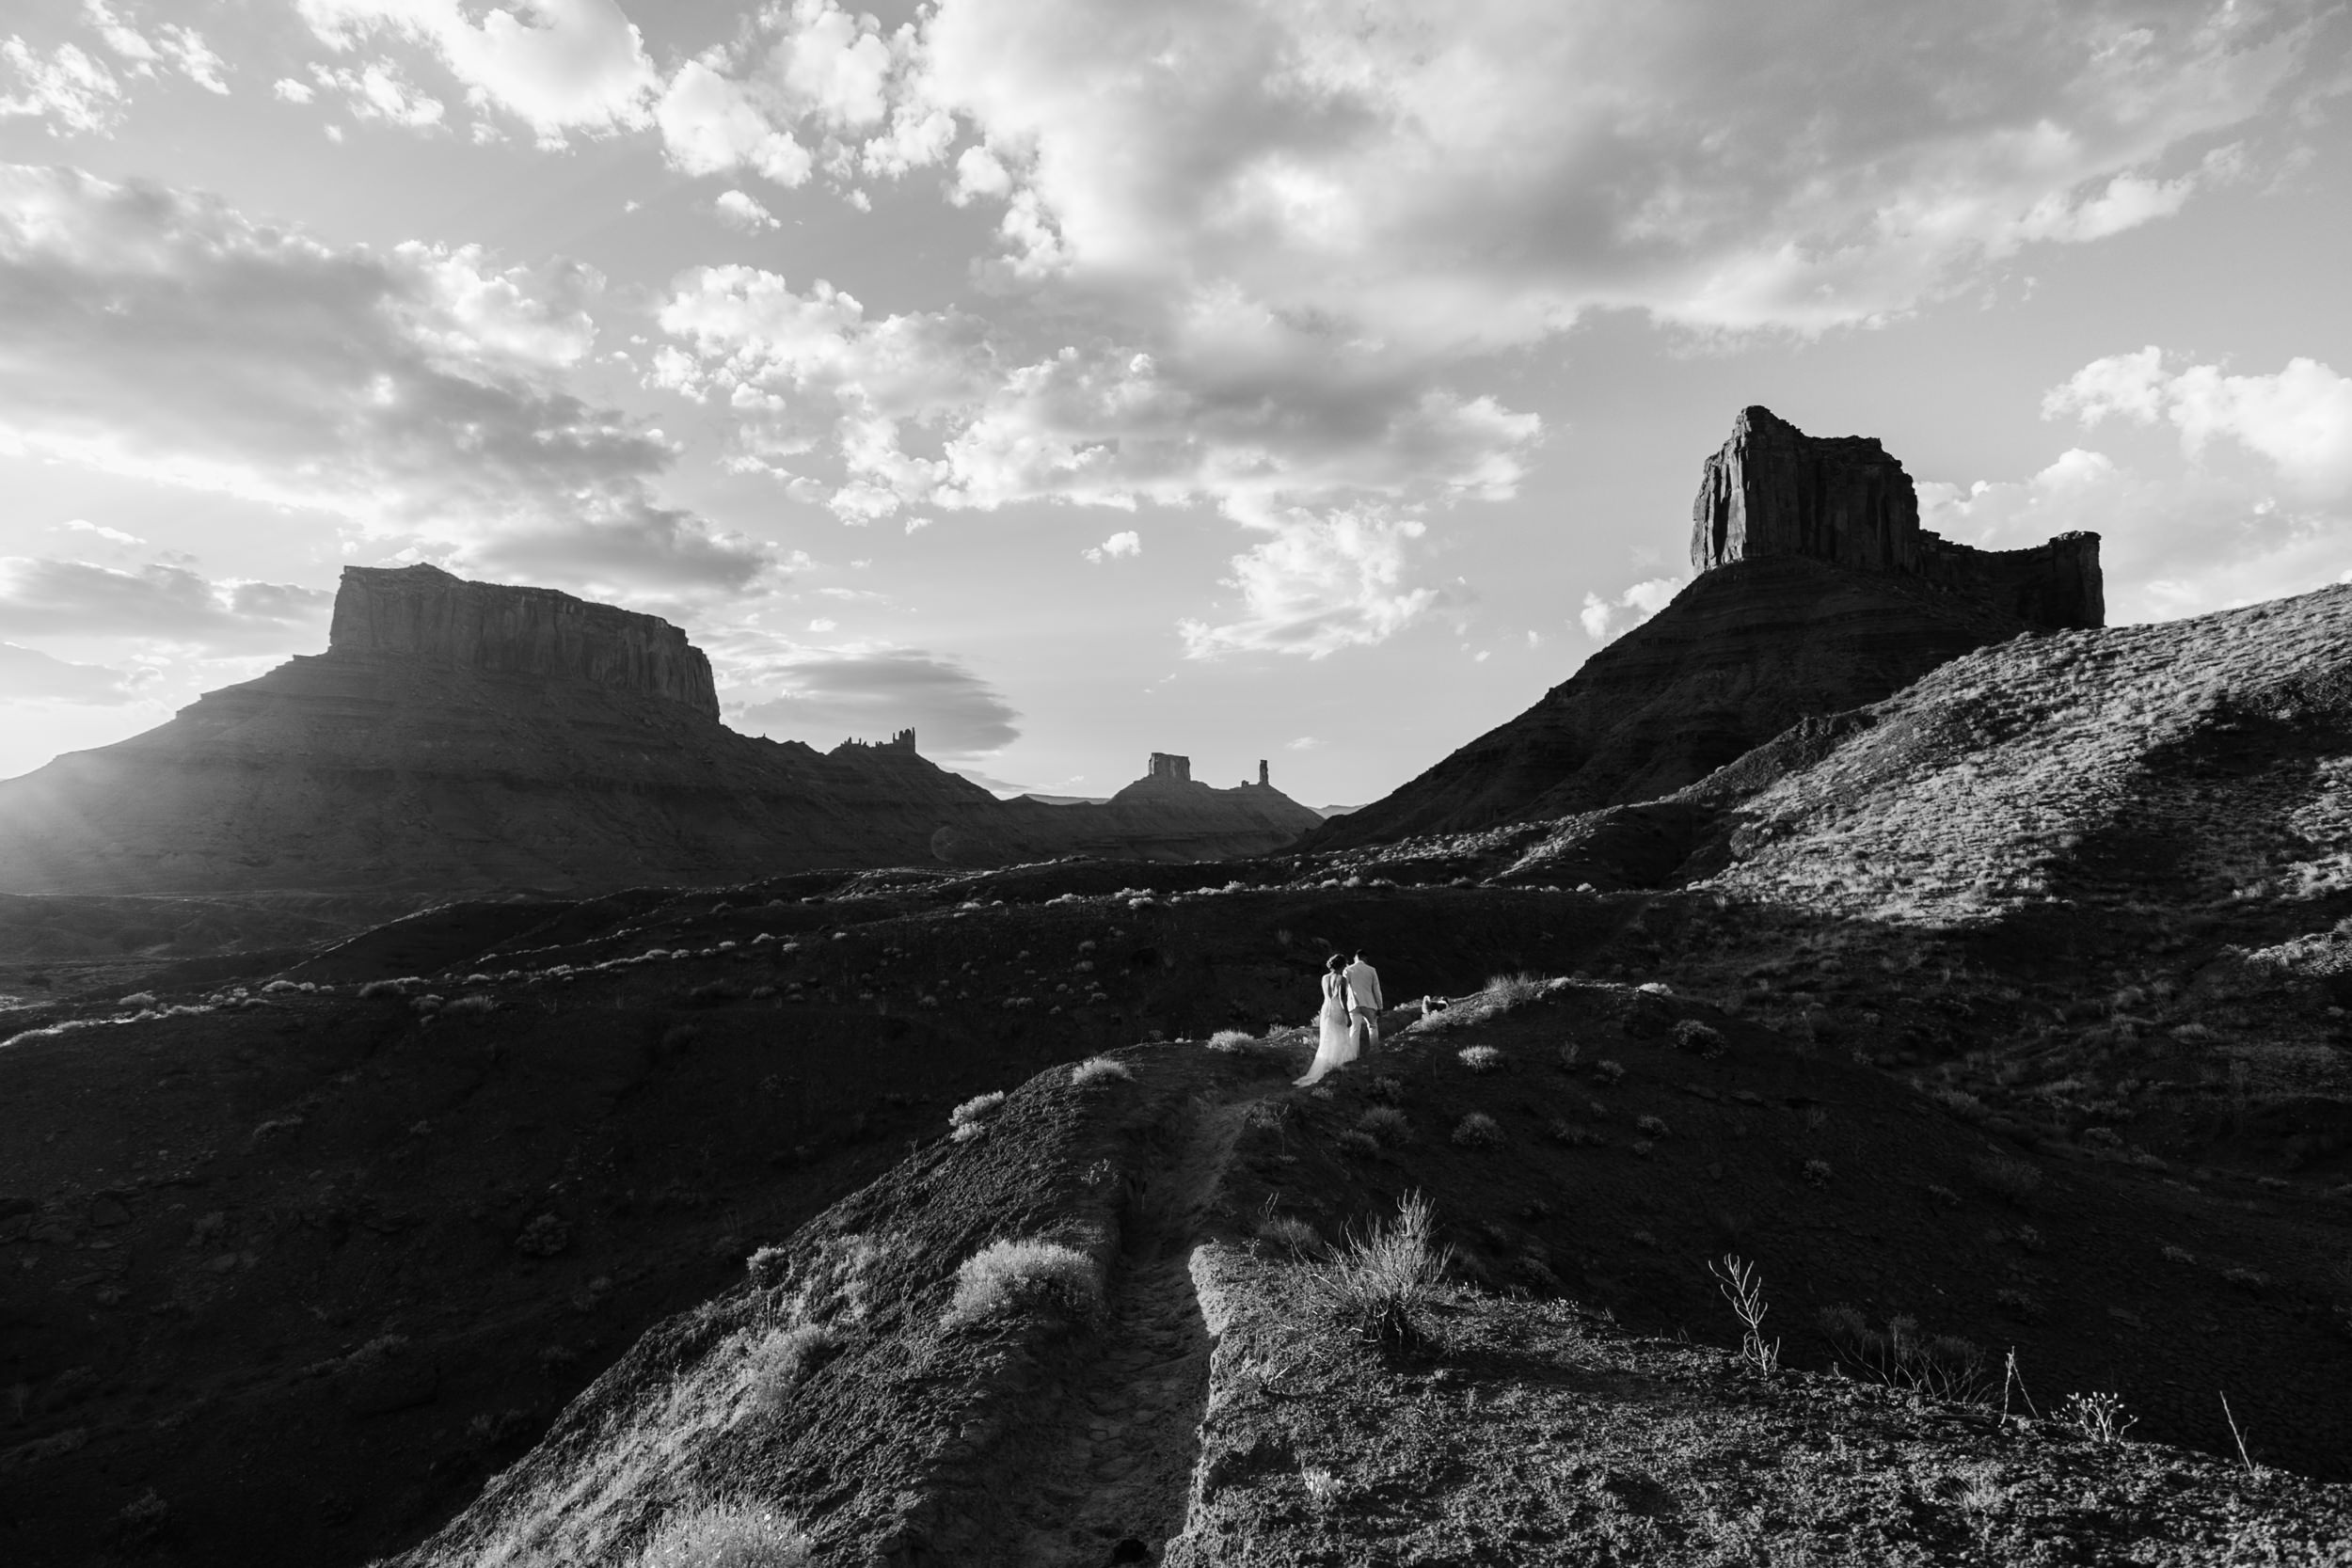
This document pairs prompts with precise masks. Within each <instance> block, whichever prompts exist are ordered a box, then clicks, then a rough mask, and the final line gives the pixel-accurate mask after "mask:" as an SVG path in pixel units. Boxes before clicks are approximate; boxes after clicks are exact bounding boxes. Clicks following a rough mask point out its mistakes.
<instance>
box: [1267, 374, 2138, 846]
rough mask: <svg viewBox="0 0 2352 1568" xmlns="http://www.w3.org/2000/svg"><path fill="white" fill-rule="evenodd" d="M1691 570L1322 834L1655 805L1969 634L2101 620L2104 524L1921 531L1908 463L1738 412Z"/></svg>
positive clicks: (1861, 698)
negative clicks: (1662, 598)
mask: <svg viewBox="0 0 2352 1568" xmlns="http://www.w3.org/2000/svg"><path fill="white" fill-rule="evenodd" d="M1692 513H1693V516H1694V526H1693V530H1692V566H1693V568H1694V569H1695V570H1696V572H1697V574H1698V576H1697V578H1696V579H1695V580H1694V581H1692V583H1691V585H1690V586H1689V587H1687V588H1685V589H1684V590H1683V591H1682V592H1681V593H1680V594H1677V596H1676V597H1675V599H1674V601H1673V602H1672V603H1671V604H1669V605H1667V606H1666V608H1665V609H1663V610H1660V611H1659V613H1658V614H1656V615H1655V616H1653V617H1651V618H1650V620H1648V621H1647V622H1645V623H1644V624H1643V625H1642V626H1637V627H1635V628H1634V629H1633V630H1632V631H1629V632H1628V633H1627V634H1626V635H1625V636H1623V637H1621V638H1619V639H1618V640H1617V641H1615V642H1613V643H1612V644H1611V645H1610V646H1608V647H1606V648H1603V649H1602V650H1601V651H1600V652H1598V653H1597V654H1595V655H1594V656H1593V657H1591V658H1589V659H1587V660H1586V661H1585V663H1584V666H1583V668H1582V669H1581V670H1579V671H1578V672H1577V673H1575V674H1574V675H1573V676H1571V677H1570V678H1569V679H1568V680H1566V681H1565V682H1563V683H1562V684H1560V685H1559V686H1556V687H1554V688H1552V689H1551V690H1549V692H1547V693H1545V694H1544V697H1543V698H1542V700H1541V701H1539V702H1537V703H1536V704H1535V705H1534V706H1533V707H1530V708H1529V709H1528V710H1527V711H1526V712H1524V713H1522V714H1520V715H1519V716H1518V718H1516V719H1513V720H1511V721H1509V722H1508V723H1505V724H1502V725H1501V726H1499V727H1497V728H1496V729H1493V730H1491V731H1489V732H1487V733H1486V735H1483V736H1479V737H1478V738H1477V739H1475V740H1473V741H1471V742H1470V744H1469V745H1467V746H1465V747H1463V748H1462V749H1461V750H1460V751H1457V752H1454V754H1453V755H1451V756H1449V757H1447V758H1446V759H1445V760H1444V761H1442V762H1440V763H1438V765H1437V766H1436V767H1434V768H1430V769H1429V770H1428V771H1426V772H1424V773H1422V775H1421V776H1420V777H1418V778H1416V779H1414V780H1412V781H1411V782H1410V783H1408V784H1406V785H1404V786H1403V787H1402V788H1400V789H1398V790H1397V791H1395V792H1394V793H1393V794H1391V795H1390V796H1388V797H1387V798H1386V799H1384V800H1377V801H1375V802H1374V803H1373V804H1371V805H1368V806H1364V807H1361V808H1359V809H1358V810H1356V811H1354V812H1351V813H1349V814H1348V815H1346V816H1343V817H1337V818H1334V819H1332V820H1330V821H1329V822H1327V824H1326V825H1325V826H1324V827H1322V828H1321V829H1319V830H1317V831H1316V832H1314V833H1313V834H1312V835H1311V836H1310V837H1309V838H1308V839H1307V840H1306V842H1305V844H1304V845H1303V846H1302V847H1309V848H1342V847H1351V846H1357V845H1367V844H1380V843H1386V842H1390V841H1391V840H1394V839H1398V838H1405V837H1411V836H1414V835H1418V834H1423V833H1435V832H1466V831H1470V830H1473V829H1478V828H1485V827H1491V826H1494V825H1496V824H1500V823H1505V822H1515V821H1527V820H1534V819H1536V818H1542V817H1550V816H1565V815H1568V814H1570V813H1575V812H1583V811H1592V810H1596V809H1597V808H1600V807H1603V806H1611V805H1619V804H1626V803H1629V802H1633V801H1640V800H1655V799H1657V798H1658V797H1660V796H1663V795H1668V794H1672V793H1673V792H1674V791H1676V790H1678V789H1681V788H1682V787H1684V786H1685V785H1688V784H1692V783H1694V782H1696V781H1697V780H1699V779H1702V778H1704V777H1706V776H1707V775H1708V773H1709V772H1711V771H1713V770H1714V769H1715V768H1719V767H1722V766H1723V765H1724V764H1725V763H1727V762H1730V761H1731V760H1733V759H1734V758H1736V757H1738V756H1740V755H1741V754H1742V753H1744V752H1747V751H1749V750H1750V749H1751V748H1753V747H1756V746H1757V745H1760V744H1762V743H1763V742H1765V741H1767V740H1770V739H1771V738H1772V736H1775V735H1777V734H1779V733H1780V732H1781V731H1782V730H1784V729H1786V728H1788V726H1789V725H1791V724H1794V723H1797V722H1799V721H1803V720H1804V719H1806V718H1808V717H1813V716H1818V715H1822V714H1829V713H1836V712H1842V711H1844V710H1845V709H1848V708H1853V707H1860V706H1862V705H1865V704H1868V703H1874V702H1878V701H1880V700H1881V699H1883V698H1884V697H1887V696H1890V695H1892V694H1893V693H1894V692H1896V691H1898V690H1899V689H1902V688H1903V687H1906V686H1908V685H1910V684H1911V683H1912V682H1913V681H1915V680H1917V679H1918V678H1919V677H1920V676H1921V675H1923V674H1926V673H1928V672H1929V671H1931V670H1932V669H1934V668H1936V667H1937V666H1938V665H1940V664H1943V663H1945V662H1946V661H1947V660H1949V659H1952V658H1955V657H1959V656H1960V655H1962V654H1964V653H1966V652H1968V651H1969V650H1971V649H1973V648H1979V647H1981V646H1983V645H1984V644H1986V643H1988V642H1997V641H2003V640H2005V639H2008V638H2010V637H2014V636H2016V635H2018V634H2019V633H2021V632H2028V631H2048V630H2053V629H2058V628H2062V627H2095V626H2100V625H2102V624H2103V622H2104V620H2105V607H2104V603H2103V600H2102V596H2101V585H2100V576H2099V541H2098V536H2097V535H2096V534H2089V533H2081V534H2065V535H2061V536H2059V537H2058V538H2057V539H2054V540H2052V541H2051V542H2050V543H2048V544H2046V545H2042V546H2038V547H2036V548H2033V549H2026V550H2005V551H1992V550H1978V549H1973V548H1971V547H1969V546H1964V545H1955V544H1952V543H1950V542H1949V541H1947V540H1945V539H1942V538H1940V537H1939V536H1937V535H1936V534H1934V533H1933V532H1931V531H1928V530H1925V529H1922V528H1921V527H1920V526H1919V503H1918V496H1917V492H1916V491H1915V488H1914V487H1913V484H1912V482H1911V479H1910V476H1909V475H1907V474H1905V473H1904V472H1903V468H1902V465H1901V464H1899V463H1898V462H1897V461H1896V460H1895V459H1894V458H1893V457H1891V456H1889V455H1888V454H1887V452H1886V451H1885V449H1884V448H1883V447H1882V446H1880V444H1879V443H1878V442H1877V441H1876V440H1873V439H1870V438H1868V437H1865V436H1846V437H1842V438H1838V439H1830V440H1821V439H1816V438H1815V437H1812V436H1806V435H1804V433H1803V432H1802V431H1799V430H1798V429H1796V428H1795V427H1794V426H1793V425H1790V424H1788V422H1787V421H1785V420H1780V419H1778V418H1776V417H1775V416H1774V415H1773V414H1772V412H1771V411H1770V410H1769V409H1764V408H1748V409H1746V410H1743V411H1742V412H1741V414H1740V417H1739V420H1737V422H1736V423H1735V424H1734V426H1733V429H1732V436H1731V439H1730V440H1729V441H1727V442H1725V443H1724V447H1723V450H1722V451H1718V452H1717V453H1716V454H1715V455H1714V456H1712V457H1710V458H1708V461H1707V465H1706V467H1705V470H1704V472H1703V474H1702V477H1701V481H1700V486H1699V494H1698V499H1697V501H1696V502H1695V504H1694V505H1693V507H1692Z"/></svg>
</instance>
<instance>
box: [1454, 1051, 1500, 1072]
mask: <svg viewBox="0 0 2352 1568" xmlns="http://www.w3.org/2000/svg"><path fill="white" fill-rule="evenodd" d="M1457 1054H1458V1055H1459V1057H1460V1059H1461V1063H1462V1065H1463V1066H1464V1067H1466V1068H1468V1069H1470V1070H1471V1071H1472V1072H1499V1071H1501V1070H1502V1066H1503V1056H1502V1052H1500V1051H1497V1050H1496V1049H1495V1048H1494V1047H1493V1046H1491V1045H1466V1046H1464V1047H1462V1049H1461V1051H1460V1052H1459V1053H1457Z"/></svg>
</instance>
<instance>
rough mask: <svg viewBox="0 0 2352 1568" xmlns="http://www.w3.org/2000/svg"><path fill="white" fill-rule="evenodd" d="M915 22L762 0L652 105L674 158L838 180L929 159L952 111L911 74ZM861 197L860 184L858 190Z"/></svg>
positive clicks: (817, 4) (950, 134)
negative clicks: (891, 22)
mask: <svg viewBox="0 0 2352 1568" xmlns="http://www.w3.org/2000/svg"><path fill="white" fill-rule="evenodd" d="M917 47H918V38H917V33H916V29H915V28H914V26H913V25H911V24H910V25H907V26H902V27H899V28H898V29H897V30H896V31H895V32H888V33H885V32H884V31H883V30H882V24H880V23H878V22H877V21H875V20H874V18H872V17H870V16H863V15H852V14H851V13H850V12H849V11H847V10H844V9H843V8H841V7H840V6H839V5H837V4H835V3H834V0H792V3H790V4H776V3H771V4H769V5H767V6H764V7H762V8H760V9H759V10H758V11H757V12H756V13H755V15H754V16H753V17H752V18H751V20H750V22H749V23H748V24H747V25H746V27H745V30H744V34H743V36H742V38H740V39H739V40H737V41H736V42H735V43H733V44H731V45H727V46H724V47H721V48H718V49H713V50H709V51H707V52H706V53H704V54H703V55H698V56H696V57H695V58H693V59H691V60H688V61H686V62H684V63H683V64H681V65H680V66H679V67H678V69H677V71H675V73H673V74H672V76H671V78H670V80H669V82H668V83H667V85H666V86H664V87H663V88H662V91H661V97H660V103H659V104H658V105H657V107H656V109H655V111H654V116H655V121H656V123H657V124H659V125H660V130H661V138H662V144H663V146H664V148H665V149H666V150H667V152H668V155H669V158H670V162H671V163H672V164H673V165H674V166H676V167H677V168H678V169H679V170H681V171H682V172H684V173H687V174H692V175H711V174H728V173H734V172H737V171H742V172H747V173H753V174H757V175H759V176H760V177H761V178H763V179H767V180H771V181H773V182H775V183H777V184H780V185H787V186H789V185H799V184H802V183H803V182H806V181H807V180H808V178H809V177H810V174H811V173H812V171H816V170H821V171H823V172H824V173H825V174H826V175H827V176H829V177H830V178H831V179H832V180H833V181H834V183H835V184H837V185H841V186H844V187H845V188H846V186H847V184H848V182H850V181H851V180H853V179H855V178H856V177H857V176H858V175H860V174H861V173H863V174H881V175H884V176H891V175H898V174H903V173H905V172H906V171H907V170H909V169H911V168H914V167H920V166H927V165H930V164H934V163H936V162H938V161H939V159H940V158H941V156H942V155H943V154H944V153H945V152H946V150H947V148H948V147H949V146H950V145H952V143H953V142H954V139H955V122H954V119H953V118H952V117H951V116H950V115H949V114H948V113H947V112H946V110H945V109H944V108H942V107H941V106H939V105H937V104H934V103H930V102H929V101H928V100H927V99H926V98H925V97H924V96H923V95H922V93H921V92H920V91H919V90H917V89H916V87H914V82H913V77H914V71H915V69H916V63H915V56H916V51H917ZM850 194H851V199H852V201H853V202H855V203H857V204H859V205H861V206H862V205H864V204H865V201H864V198H863V195H862V193H857V192H854V191H853V192H851V193H850Z"/></svg>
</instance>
